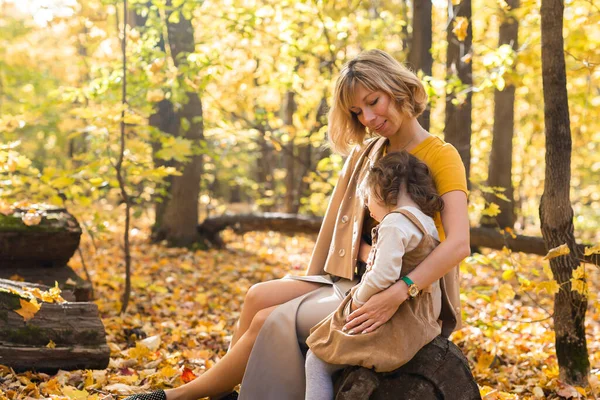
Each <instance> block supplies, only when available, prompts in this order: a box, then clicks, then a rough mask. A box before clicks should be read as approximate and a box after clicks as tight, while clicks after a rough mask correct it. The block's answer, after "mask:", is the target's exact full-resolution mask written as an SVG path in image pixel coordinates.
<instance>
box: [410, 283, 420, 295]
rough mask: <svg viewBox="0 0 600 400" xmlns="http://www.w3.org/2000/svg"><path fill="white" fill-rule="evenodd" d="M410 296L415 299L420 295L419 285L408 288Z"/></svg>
mask: <svg viewBox="0 0 600 400" xmlns="http://www.w3.org/2000/svg"><path fill="white" fill-rule="evenodd" d="M408 294H409V295H410V297H415V296H416V295H418V294H419V288H418V287H417V285H410V287H409V288H408Z"/></svg>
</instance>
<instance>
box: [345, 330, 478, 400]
mask: <svg viewBox="0 0 600 400" xmlns="http://www.w3.org/2000/svg"><path fill="white" fill-rule="evenodd" d="M390 351H393V349H390ZM335 393H336V396H335V399H336V400H392V399H393V400H429V399H432V400H433V399H449V400H475V399H481V395H480V394H479V388H478V387H477V384H476V383H475V380H474V379H473V375H472V374H471V370H470V369H469V364H468V361H467V359H466V358H465V356H464V355H463V354H462V352H461V351H460V349H459V348H458V347H456V345H455V344H453V343H452V342H450V341H449V340H448V339H445V338H443V337H441V336H438V337H437V338H435V339H434V340H433V341H432V342H431V343H429V344H428V345H427V346H425V347H423V349H421V350H420V351H419V352H418V353H417V355H416V356H415V357H414V358H413V359H412V360H411V361H410V362H408V363H407V364H405V365H403V366H402V367H400V368H398V369H397V370H395V371H393V372H389V373H375V372H374V371H372V370H369V369H366V368H360V367H348V368H346V369H344V370H343V371H342V373H341V374H340V375H339V376H338V378H337V379H336V381H335Z"/></svg>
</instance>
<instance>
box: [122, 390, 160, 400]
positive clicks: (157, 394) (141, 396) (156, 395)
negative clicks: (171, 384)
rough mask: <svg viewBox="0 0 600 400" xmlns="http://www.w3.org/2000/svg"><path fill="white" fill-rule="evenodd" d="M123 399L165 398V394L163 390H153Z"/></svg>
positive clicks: (155, 399)
mask: <svg viewBox="0 0 600 400" xmlns="http://www.w3.org/2000/svg"><path fill="white" fill-rule="evenodd" d="M125 400H167V395H166V394H165V391H164V390H155V391H154V392H150V393H144V394H134V395H133V396H129V397H127V398H126V399H125Z"/></svg>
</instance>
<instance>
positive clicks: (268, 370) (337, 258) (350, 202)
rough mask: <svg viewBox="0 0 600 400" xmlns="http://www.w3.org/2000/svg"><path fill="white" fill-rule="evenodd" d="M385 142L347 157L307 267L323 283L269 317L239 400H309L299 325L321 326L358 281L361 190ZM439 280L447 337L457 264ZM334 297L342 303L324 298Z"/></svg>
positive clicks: (456, 314) (456, 318)
mask: <svg viewBox="0 0 600 400" xmlns="http://www.w3.org/2000/svg"><path fill="white" fill-rule="evenodd" d="M386 141H387V139H385V138H378V139H372V140H369V141H367V143H366V144H365V145H364V146H361V147H357V148H355V149H354V151H353V152H352V153H351V154H350V156H349V157H348V158H347V160H346V163H345V164H344V168H343V169H342V171H341V173H340V177H339V180H338V183H337V185H336V187H335V189H334V191H333V193H332V195H331V199H330V202H329V206H328V207H327V211H326V213H325V217H324V219H323V224H322V226H321V230H320V232H319V235H318V237H317V241H316V244H315V248H314V250H313V254H312V257H311V260H310V263H309V266H308V270H307V275H308V276H309V277H314V279H310V278H309V279H310V280H314V281H316V282H322V283H323V284H324V285H323V287H322V288H320V289H317V290H315V291H313V292H311V293H308V294H306V295H303V296H300V297H298V298H296V299H294V300H291V301H289V302H287V303H285V304H282V305H281V306H279V307H278V308H277V309H276V310H275V311H274V312H273V313H272V314H271V315H270V316H269V318H268V319H267V321H266V322H265V325H264V326H263V328H262V329H261V332H260V333H259V336H258V338H257V340H256V343H255V345H254V348H253V350H252V353H251V355H250V359H249V361H248V365H247V368H246V373H245V375H244V379H243V381H242V386H241V391H240V399H242V400H255V399H265V400H287V399H289V400H295V399H298V400H300V399H304V391H305V378H304V351H305V350H306V348H305V344H304V341H305V340H306V337H307V336H308V332H305V331H306V329H300V325H306V324H307V321H309V322H310V323H311V324H312V325H315V324H317V323H318V322H319V321H321V320H322V319H323V318H325V317H326V316H327V315H329V314H330V313H331V312H333V311H334V310H335V309H336V308H337V306H338V305H339V304H340V303H341V301H342V300H343V298H344V294H345V292H346V290H347V289H349V288H350V287H351V286H352V285H353V284H355V283H356V281H355V280H354V268H355V265H356V261H357V258H358V250H359V245H360V240H361V232H362V228H363V222H364V215H365V213H364V208H363V204H362V203H361V201H360V199H359V198H358V197H357V195H356V189H357V187H358V185H359V184H360V180H361V179H362V177H363V176H364V174H365V172H366V171H367V169H368V168H369V166H370V165H371V163H373V162H375V161H377V160H378V159H379V158H380V157H381V156H382V154H383V149H384V145H385V143H386ZM327 274H329V275H327ZM330 275H331V276H333V280H332V277H331V276H330ZM335 277H339V278H343V279H340V280H336V279H337V278H335ZM307 278H308V277H307ZM307 280H308V279H307ZM334 281H335V282H334ZM440 283H441V285H440V286H441V290H442V308H441V313H440V320H441V322H442V335H444V336H449V335H450V333H452V331H454V330H455V329H458V328H460V326H461V312H460V293H459V282H458V267H454V268H453V269H452V270H451V271H450V272H448V273H447V274H446V275H445V276H444V277H443V278H442V279H441V282H440ZM334 297H336V298H337V299H338V300H337V302H331V301H324V299H331V298H334ZM324 304H326V306H324ZM308 329H310V327H309V328H308Z"/></svg>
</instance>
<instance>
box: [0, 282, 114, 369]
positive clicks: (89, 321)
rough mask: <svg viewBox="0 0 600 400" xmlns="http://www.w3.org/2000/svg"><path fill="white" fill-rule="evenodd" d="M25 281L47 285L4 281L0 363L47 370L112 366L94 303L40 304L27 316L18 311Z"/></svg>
mask: <svg viewBox="0 0 600 400" xmlns="http://www.w3.org/2000/svg"><path fill="white" fill-rule="evenodd" d="M22 286H27V287H38V288H40V290H47V289H48V288H47V287H44V286H40V285H31V284H29V283H26V282H14V281H5V280H2V281H0V364H3V365H7V366H10V367H12V368H14V369H15V370H18V371H22V370H37V371H44V372H56V371H58V370H59V369H63V370H74V369H105V368H106V367H107V366H108V362H109V358H110V350H109V348H108V346H107V344H106V332H105V330H104V325H103V324H102V321H101V320H100V317H99V315H98V307H97V306H96V305H95V304H94V303H86V302H81V303H70V302H65V303H58V304H55V303H42V305H41V308H40V310H39V311H38V312H37V313H36V314H35V315H34V316H33V318H31V319H30V320H28V321H25V320H24V318H23V317H22V316H21V315H19V314H17V313H16V312H15V311H16V310H19V309H20V308H21V307H22V304H21V300H22V299H24V298H26V296H25V295H24V292H23V291H22V290H20V288H21V287H22ZM10 289H17V290H18V291H19V292H20V294H16V293H13V292H10ZM52 343H53V344H52Z"/></svg>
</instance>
